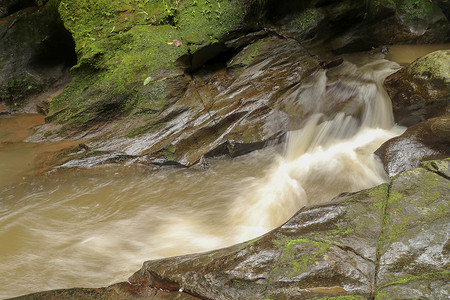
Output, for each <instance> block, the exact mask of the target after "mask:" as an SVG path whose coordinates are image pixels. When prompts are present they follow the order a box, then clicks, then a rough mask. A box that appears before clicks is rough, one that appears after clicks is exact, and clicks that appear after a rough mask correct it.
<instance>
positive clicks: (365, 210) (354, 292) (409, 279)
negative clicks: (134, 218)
mask: <svg viewBox="0 0 450 300" xmlns="http://www.w3.org/2000/svg"><path fill="white" fill-rule="evenodd" d="M449 175H450V160H441V161H429V162H426V163H424V164H422V165H421V167H419V168H416V169H413V170H410V171H407V172H404V173H401V174H399V175H397V176H395V177H394V178H393V179H392V182H391V183H390V184H382V185H380V186H377V187H374V188H371V189H368V190H365V191H361V192H358V193H353V194H343V195H340V196H339V197H337V198H335V199H334V200H332V201H331V202H329V203H326V204H321V205H316V206H312V207H305V208H303V209H301V210H300V211H299V212H298V213H296V214H295V215H294V216H293V217H292V218H291V219H290V220H289V221H288V222H286V223H285V224H284V225H282V226H281V227H279V228H277V229H275V230H273V231H271V232H269V233H267V234H266V235H264V236H262V237H259V238H257V239H254V240H252V241H249V242H246V243H242V244H238V245H235V246H232V247H229V248H224V249H220V250H216V251H211V252H208V253H202V254H193V255H186V256H180V257H173V258H166V259H160V260H155V261H148V262H145V263H144V265H143V267H142V269H141V270H140V271H138V272H136V273H135V274H134V275H133V276H131V277H130V278H129V280H128V282H127V283H120V284H116V285H113V286H110V287H107V288H101V289H71V290H59V291H49V292H43V293H37V294H31V295H28V296H23V297H19V298H18V299H34V300H41V299H42V300H43V299H57V298H58V297H64V298H66V299H77V298H84V297H90V298H92V299H106V298H108V299H123V298H128V299H142V298H146V299H330V297H338V298H337V299H374V298H375V299H409V298H413V297H418V296H419V297H421V298H424V299H446V298H448V297H449V295H450V290H449V288H448V284H447V283H448V280H449V279H450V278H449V272H448V268H449V265H450V259H449V256H448V251H449V249H448V245H449V243H450V241H449V239H448V234H447V232H448V230H449V229H450V228H449V223H448V220H449V217H450V210H449V207H448V203H449V196H448V195H449V194H450V193H449V192H450V189H449ZM339 297H340V298H339Z"/></svg>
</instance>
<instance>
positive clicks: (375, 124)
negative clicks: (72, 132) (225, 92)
mask: <svg viewBox="0 0 450 300" xmlns="http://www.w3.org/2000/svg"><path fill="white" fill-rule="evenodd" d="M396 51H397V50H395V51H392V53H393V54H394V53H395V52H396ZM400 53H402V51H400ZM411 59H412V58H404V60H411ZM402 60H403V58H402V59H398V61H399V62H402ZM349 61H352V63H350V62H347V63H345V64H344V65H343V66H341V67H340V69H338V71H336V72H342V74H343V78H346V77H347V78H348V77H349V76H348V75H349V74H351V76H350V77H352V76H353V77H355V76H357V77H360V78H362V79H364V80H363V81H365V82H368V84H367V85H363V86H355V88H357V89H358V90H359V91H360V93H359V94H358V95H359V96H358V97H361V99H360V100H361V101H360V102H361V103H362V105H363V107H365V108H364V109H365V114H364V115H363V117H362V118H363V119H362V120H360V122H354V120H353V118H352V117H351V116H346V115H343V114H338V115H336V116H335V118H333V119H329V120H326V121H324V120H323V118H322V116H320V114H317V115H314V116H313V117H312V118H311V119H310V120H309V122H308V123H307V124H306V125H305V127H304V128H303V129H302V130H298V131H294V132H291V133H290V134H289V142H288V144H287V145H285V147H284V146H278V147H269V148H266V149H264V150H261V151H256V152H254V153H251V154H249V155H246V156H243V157H239V158H235V159H227V158H221V159H214V160H210V161H209V164H210V168H208V169H205V170H194V169H177V168H163V169H156V170H154V169H152V170H150V169H148V168H144V167H140V166H104V167H97V168H93V169H82V168H78V169H63V168H59V169H55V170H53V171H51V172H47V171H46V172H43V173H42V174H39V173H40V172H41V171H43V170H45V166H43V164H42V161H45V156H46V155H52V153H53V154H54V153H55V152H57V151H59V150H61V149H64V148H65V147H68V146H70V145H71V143H72V144H74V143H76V141H75V142H65V143H25V142H23V141H22V140H23V139H24V138H26V137H27V136H29V135H31V134H32V133H33V126H36V125H39V124H42V123H43V116H40V115H14V116H9V117H7V116H1V117H0V164H1V168H0V266H1V272H2V276H0V298H7V297H13V296H17V295H21V294H26V293H31V292H36V291H42V290H48V289H59V288H71V287H80V286H82V287H99V286H105V285H109V284H112V283H115V282H120V281H124V280H126V279H127V278H128V277H129V276H130V275H131V274H132V273H133V272H135V271H137V270H138V269H139V268H140V267H141V265H142V263H143V262H144V261H145V260H149V259H156V258H162V257H169V256H174V255H182V254H187V253H194V252H201V251H207V250H212V249H216V248H220V247H225V246H228V245H232V244H234V243H237V242H241V241H245V240H248V239H250V238H252V237H256V236H258V235H260V234H262V233H264V232H267V231H269V230H271V229H273V228H275V227H277V226H279V225H280V224H282V223H283V222H284V221H286V220H287V219H289V217H291V216H292V215H293V214H294V213H295V212H296V211H297V210H298V209H299V208H301V207H302V206H304V205H309V204H313V203H320V202H324V201H329V200H330V199H331V198H332V197H333V196H335V195H337V194H339V193H340V192H346V191H357V190H360V189H363V188H367V187H370V186H374V185H377V184H379V183H382V182H384V181H386V180H387V179H388V178H387V176H386V174H384V171H383V168H382V166H381V164H380V163H379V161H378V160H377V159H376V158H375V157H374V156H373V154H372V153H373V151H375V150H376V149H377V148H378V147H379V145H381V144H382V143H383V142H384V141H385V140H387V139H389V138H391V137H393V136H395V135H398V134H400V133H401V132H402V131H403V129H402V128H399V127H396V126H395V125H394V124H393V118H392V113H391V106H390V100H389V99H388V97H387V95H386V93H385V92H384V90H383V87H382V81H383V78H384V77H385V76H387V75H388V74H390V73H392V72H393V71H395V70H396V69H398V65H396V64H394V63H391V62H389V61H386V60H383V59H381V58H378V57H371V58H367V57H366V58H365V59H361V56H359V57H358V56H354V57H351V58H349ZM315 76H316V78H315V80H316V84H315V85H314V86H313V87H311V89H310V90H306V92H305V93H304V94H303V95H302V96H303V97H316V98H318V99H319V98H321V97H325V95H324V94H325V85H326V81H327V76H326V74H325V73H324V72H322V73H320V72H319V73H318V74H316V75H315ZM327 97H329V95H327ZM43 157H44V159H43ZM323 186H327V189H324V188H323Z"/></svg>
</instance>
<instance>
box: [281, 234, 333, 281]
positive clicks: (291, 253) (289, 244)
mask: <svg viewBox="0 0 450 300" xmlns="http://www.w3.org/2000/svg"><path fill="white" fill-rule="evenodd" d="M274 244H275V245H277V246H278V247H280V248H281V249H282V251H283V254H282V258H281V261H280V263H281V264H288V265H289V266H290V269H291V271H290V272H289V274H288V275H289V276H295V275H296V274H300V273H302V272H304V271H306V270H307V269H308V268H309V266H311V265H312V264H314V263H315V262H317V261H318V260H322V259H323V260H326V255H325V253H326V252H327V250H328V248H330V246H331V245H330V244H328V243H322V242H316V241H312V240H309V239H305V238H300V239H285V240H282V241H274ZM297 245H302V246H303V247H302V248H303V249H304V250H305V249H308V250H307V251H305V252H303V253H302V254H301V255H297V254H296V253H295V246H297Z"/></svg>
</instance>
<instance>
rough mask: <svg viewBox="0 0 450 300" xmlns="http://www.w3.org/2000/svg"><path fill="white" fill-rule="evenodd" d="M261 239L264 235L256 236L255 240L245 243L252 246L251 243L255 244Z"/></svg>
mask: <svg viewBox="0 0 450 300" xmlns="http://www.w3.org/2000/svg"><path fill="white" fill-rule="evenodd" d="M261 239H262V237H259V238H256V239H254V240H251V241H249V242H247V243H246V244H245V245H246V246H251V245H253V244H254V243H256V242H258V241H259V240H261Z"/></svg>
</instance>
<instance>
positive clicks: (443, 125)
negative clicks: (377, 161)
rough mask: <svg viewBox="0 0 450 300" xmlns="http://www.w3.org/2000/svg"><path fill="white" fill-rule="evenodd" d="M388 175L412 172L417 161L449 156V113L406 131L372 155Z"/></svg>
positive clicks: (417, 163)
mask: <svg viewBox="0 0 450 300" xmlns="http://www.w3.org/2000/svg"><path fill="white" fill-rule="evenodd" d="M375 153H376V154H377V155H378V156H379V157H380V158H381V160H382V161H383V164H384V169H385V170H386V172H387V173H388V175H389V176H394V175H396V174H398V173H400V172H403V171H406V170H409V169H413V168H415V167H417V166H418V165H419V163H420V162H421V161H426V160H430V159H443V158H447V157H449V156H450V113H447V114H445V115H443V116H440V117H436V118H432V119H429V120H427V121H423V122H421V123H419V124H416V125H414V126H412V127H410V128H408V129H407V130H406V131H405V133H403V134H402V135H400V136H398V137H395V138H393V139H390V140H389V141H387V142H385V143H384V144H383V145H381V147H380V148H379V149H378V150H377V151H376V152H375Z"/></svg>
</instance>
